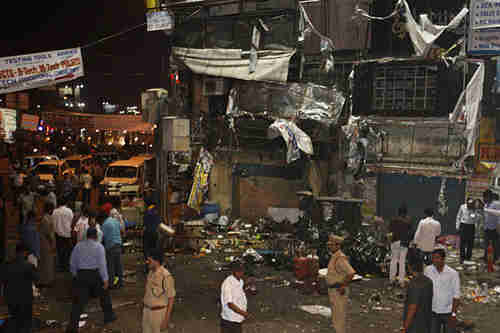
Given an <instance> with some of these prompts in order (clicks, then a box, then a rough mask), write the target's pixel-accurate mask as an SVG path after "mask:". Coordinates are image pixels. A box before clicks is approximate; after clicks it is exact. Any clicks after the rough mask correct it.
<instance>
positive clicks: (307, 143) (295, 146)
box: [267, 119, 314, 163]
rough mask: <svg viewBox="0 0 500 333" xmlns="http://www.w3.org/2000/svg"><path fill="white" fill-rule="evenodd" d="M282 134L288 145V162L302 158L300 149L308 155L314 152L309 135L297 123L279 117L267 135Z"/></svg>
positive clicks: (269, 136) (270, 136)
mask: <svg viewBox="0 0 500 333" xmlns="http://www.w3.org/2000/svg"><path fill="white" fill-rule="evenodd" d="M280 135H281V136H282V137H283V140H285V143H286V146H287V153H286V162H287V163H292V162H293V161H295V160H298V159H299V158H300V151H303V152H304V153H306V154H308V155H312V154H313V153H314V151H313V146H312V141H311V138H310V137H309V135H307V134H306V133H305V132H304V131H302V130H301V129H300V128H299V127H298V126H297V125H295V123H293V122H292V121H289V120H285V119H277V120H276V121H275V122H274V123H272V124H271V125H270V126H269V128H268V130H267V137H268V138H269V139H274V138H276V137H278V136H280Z"/></svg>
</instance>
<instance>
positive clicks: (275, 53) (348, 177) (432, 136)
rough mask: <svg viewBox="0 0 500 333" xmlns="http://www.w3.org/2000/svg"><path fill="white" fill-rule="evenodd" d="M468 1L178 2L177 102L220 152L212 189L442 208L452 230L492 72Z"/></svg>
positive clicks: (274, 198)
mask: <svg viewBox="0 0 500 333" xmlns="http://www.w3.org/2000/svg"><path fill="white" fill-rule="evenodd" d="M463 5H464V4H463V3H461V2H460V3H457V2H456V1H442V2H439V3H436V4H427V5H425V6H423V5H422V4H421V2H418V1H410V0H407V1H403V0H401V1H398V2H397V3H396V4H394V1H389V0H387V1H377V2H372V1H352V0H344V1H336V2H334V3H332V2H329V1H322V0H319V1H301V2H295V1H287V0H268V1H224V2H221V1H170V2H168V3H167V4H166V7H167V8H168V9H169V10H170V11H171V12H172V13H173V14H174V15H175V32H174V33H173V35H172V36H171V37H170V38H171V40H172V50H171V57H170V60H171V61H170V69H171V73H173V74H172V77H174V78H175V80H174V83H173V87H171V93H170V94H169V95H170V96H169V98H170V107H169V114H170V115H176V116H179V117H184V118H189V119H190V122H191V139H192V147H193V151H194V152H195V154H194V156H197V152H198V151H200V148H201V147H203V149H204V151H205V153H209V154H210V160H211V161H213V165H211V169H210V180H209V182H208V184H207V186H208V189H209V190H208V192H207V193H208V200H209V201H214V202H217V203H218V204H219V205H220V207H221V211H222V212H230V213H231V215H232V216H233V217H239V216H242V217H259V216H263V215H267V214H268V212H269V208H270V207H273V208H297V207H298V206H299V198H298V196H297V192H299V191H310V192H312V193H313V194H314V195H315V196H317V197H321V196H329V197H342V198H358V199H362V200H363V202H364V203H363V206H364V207H363V210H364V211H365V212H367V213H368V214H370V215H379V216H383V217H390V216H393V215H395V214H396V211H397V208H398V207H399V206H400V205H401V204H406V205H407V206H408V208H409V212H410V214H411V215H413V216H417V217H420V216H422V212H423V209H424V208H426V207H434V208H435V209H436V211H438V212H439V214H440V220H441V221H442V223H443V225H444V227H443V230H444V232H445V233H447V232H453V231H454V230H453V228H454V219H455V215H456V212H457V210H458V207H459V205H460V204H462V203H463V201H464V198H465V196H466V192H467V190H469V188H468V185H467V183H468V179H470V177H471V174H472V173H473V172H474V170H475V166H476V163H477V153H476V151H477V147H476V141H477V138H478V134H479V113H478V112H479V111H478V108H479V106H478V105H479V103H480V101H481V99H482V86H481V91H480V93H481V96H479V97H478V98H475V99H474V98H472V97H471V96H472V95H471V91H472V90H471V89H475V91H477V90H478V89H477V87H478V86H479V85H482V83H483V81H484V73H485V66H484V64H483V63H482V62H480V61H473V60H468V59H467V58H466V57H465V56H464V52H463V43H464V41H463V36H464V33H465V29H466V28H465V20H464V17H465V16H466V14H467V10H466V9H463ZM422 15H423V16H422ZM474 96H476V95H474ZM476 97H477V96H476ZM473 99H474V100H473ZM471 108H472V110H473V111H472V112H469V111H470V110H471ZM469 187H470V186H469ZM195 206H196V204H195Z"/></svg>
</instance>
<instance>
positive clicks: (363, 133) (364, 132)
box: [342, 116, 385, 176]
mask: <svg viewBox="0 0 500 333" xmlns="http://www.w3.org/2000/svg"><path fill="white" fill-rule="evenodd" d="M342 131H343V132H344V135H345V137H346V140H347V142H348V145H346V149H347V151H346V154H345V156H346V164H347V169H346V170H347V171H349V172H350V173H352V174H353V175H358V176H359V175H361V172H362V171H363V170H362V169H363V168H364V165H365V164H366V159H367V157H368V146H369V145H372V144H374V143H376V142H378V141H379V140H380V139H382V138H383V137H384V135H385V133H384V132H383V131H380V130H379V129H378V128H377V127H375V126H374V125H372V124H370V123H369V122H368V120H367V119H363V118H361V117H355V116H351V117H349V121H348V122H347V125H345V126H342Z"/></svg>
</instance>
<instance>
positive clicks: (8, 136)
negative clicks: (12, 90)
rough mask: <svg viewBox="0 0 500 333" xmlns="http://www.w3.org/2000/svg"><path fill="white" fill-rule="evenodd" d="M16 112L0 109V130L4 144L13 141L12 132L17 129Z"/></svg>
mask: <svg viewBox="0 0 500 333" xmlns="http://www.w3.org/2000/svg"><path fill="white" fill-rule="evenodd" d="M16 125H17V111H16V110H12V109H4V108H0V128H1V130H0V131H1V132H2V138H3V140H4V141H5V142H13V141H14V136H13V135H14V132H15V131H16V128H17V126H16Z"/></svg>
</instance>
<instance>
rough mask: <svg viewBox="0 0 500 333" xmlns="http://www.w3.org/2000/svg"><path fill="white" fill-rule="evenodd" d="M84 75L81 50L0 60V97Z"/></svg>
mask: <svg viewBox="0 0 500 333" xmlns="http://www.w3.org/2000/svg"><path fill="white" fill-rule="evenodd" d="M81 76H83V60H82V53H81V50H80V48H74V49H65V50H59V51H49V52H40V53H31V54H25V55H20V56H13V57H4V58H0V94H6V93H10V92H15V91H21V90H26V89H33V88H38V87H43V86H47V85H52V84H56V83H61V82H66V81H70V80H74V79H76V78H78V77H81Z"/></svg>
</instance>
